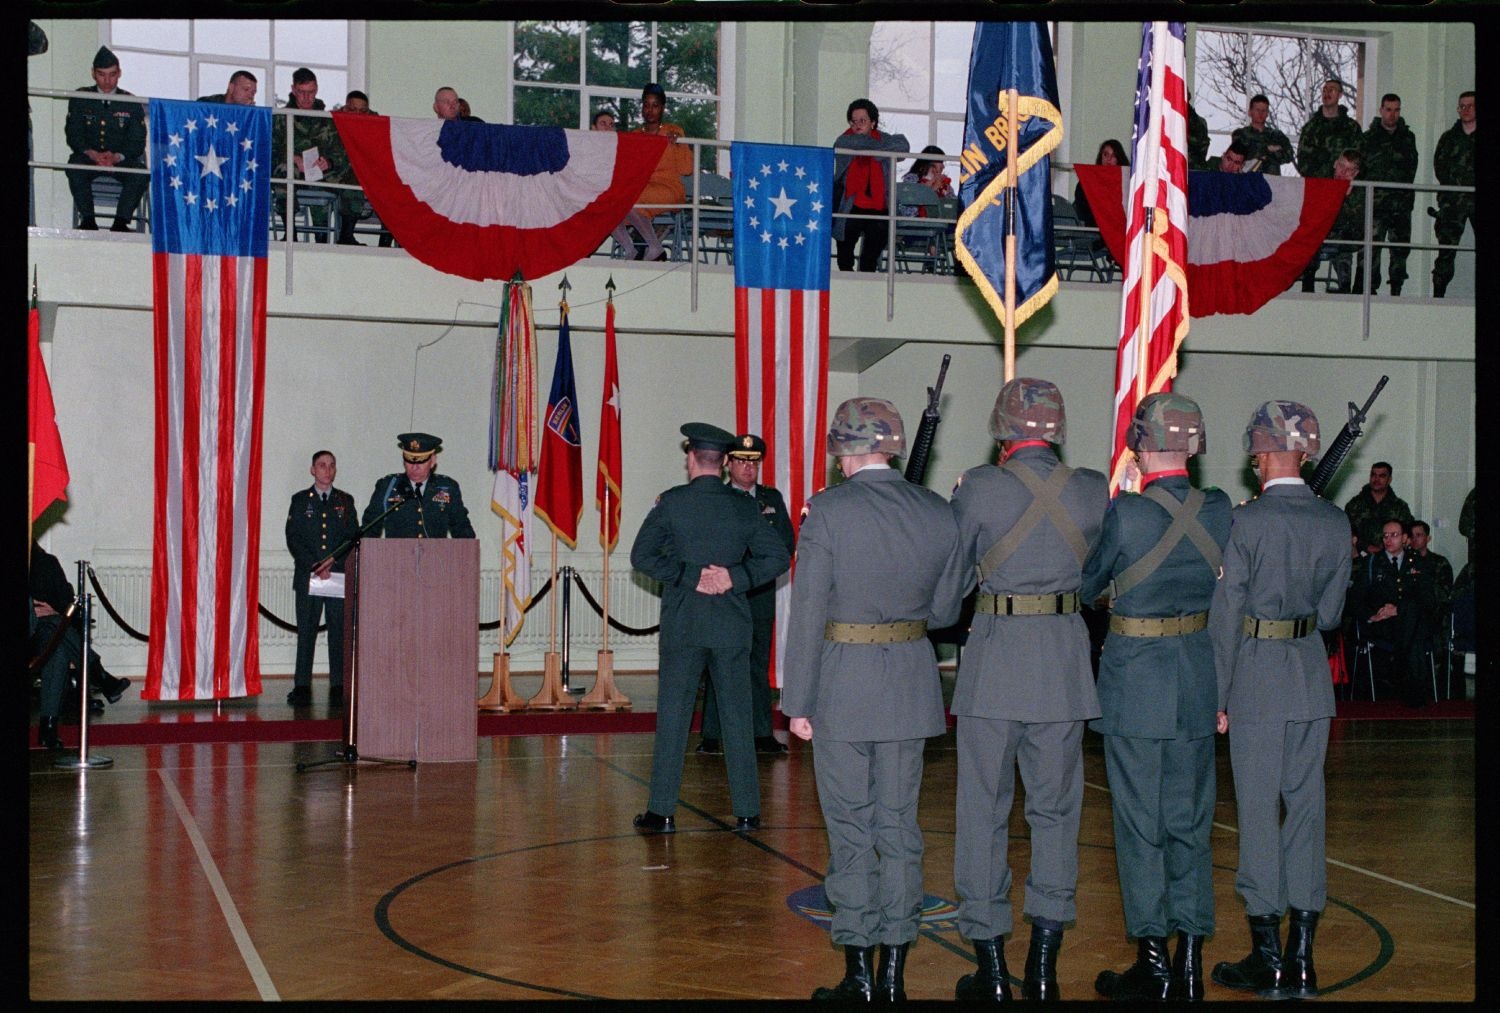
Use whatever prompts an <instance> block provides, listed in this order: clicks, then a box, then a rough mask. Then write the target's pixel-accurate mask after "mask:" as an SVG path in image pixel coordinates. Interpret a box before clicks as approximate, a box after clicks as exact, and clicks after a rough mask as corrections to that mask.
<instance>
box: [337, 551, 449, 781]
mask: <svg viewBox="0 0 1500 1013" xmlns="http://www.w3.org/2000/svg"><path fill="white" fill-rule="evenodd" d="M346 568H347V569H348V571H349V572H350V574H351V575H353V576H354V580H353V581H352V587H351V588H346V589H345V593H346V596H347V598H348V600H347V601H346V602H345V615H346V617H348V618H349V619H351V620H352V621H351V622H350V623H349V627H350V630H351V635H350V640H351V641H352V642H351V643H349V644H348V645H346V648H347V649H346V652H345V657H346V658H348V659H349V660H350V661H351V662H352V663H353V675H354V679H353V680H351V682H352V689H353V697H352V699H351V700H350V707H351V709H352V710H353V716H352V720H353V722H354V733H355V734H354V741H353V745H354V746H355V748H356V749H357V750H358V751H359V754H360V755H361V756H367V757H370V758H372V759H374V758H379V759H391V760H418V761H421V762H423V763H427V762H432V761H444V760H450V761H451V760H459V761H473V760H474V759H475V756H476V751H477V748H478V738H479V717H478V714H477V712H476V711H475V709H474V686H475V681H476V679H477V678H478V661H477V659H478V657H479V542H478V540H476V539H473V538H454V539H447V538H369V539H365V540H364V541H363V542H361V543H360V544H359V545H358V546H356V547H355V549H354V550H353V552H351V553H350V560H349V564H348V566H347V567H346Z"/></svg>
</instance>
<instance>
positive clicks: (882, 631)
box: [823, 619, 927, 644]
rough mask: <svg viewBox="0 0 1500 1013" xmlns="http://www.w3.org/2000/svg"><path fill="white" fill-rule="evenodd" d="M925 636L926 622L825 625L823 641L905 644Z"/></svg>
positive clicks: (904, 621)
mask: <svg viewBox="0 0 1500 1013" xmlns="http://www.w3.org/2000/svg"><path fill="white" fill-rule="evenodd" d="M925 636H927V620H925V619H905V620H902V621H901V622H895V623H832V622H831V623H827V624H825V625H824V627H823V639H824V640H831V641H833V642H834V643H835V644H907V643H911V642H912V641H913V640H921V639H922V638H923V637H925Z"/></svg>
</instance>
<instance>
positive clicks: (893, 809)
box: [761, 397, 961, 1001]
mask: <svg viewBox="0 0 1500 1013" xmlns="http://www.w3.org/2000/svg"><path fill="white" fill-rule="evenodd" d="M827 449H828V453H830V454H832V455H833V456H834V457H835V458H836V459H837V461H838V466H839V471H840V472H841V473H842V474H843V475H844V478H845V481H843V482H841V483H839V484H838V485H835V486H832V487H830V488H828V489H825V490H823V491H822V492H820V493H818V494H817V495H816V496H814V497H813V498H812V499H811V500H809V501H808V504H807V510H806V513H805V515H804V516H803V519H802V531H801V534H800V536H799V539H798V542H797V574H796V579H795V580H794V581H793V582H792V608H791V617H790V620H789V622H788V624H787V639H786V679H785V685H784V686H783V687H782V691H781V707H782V710H783V711H784V712H785V713H786V715H787V716H788V717H789V718H790V719H791V721H790V729H791V732H792V734H793V735H796V736H797V737H798V738H801V739H803V740H805V741H811V742H812V743H813V746H814V749H813V771H814V773H815V774H816V776H817V782H818V804H819V806H820V807H821V808H822V810H823V822H824V823H825V824H826V826H827V828H828V877H827V879H826V880H825V881H824V884H823V885H824V888H825V889H826V890H827V893H828V900H829V902H830V904H831V905H832V907H833V924H832V926H831V927H830V932H831V934H832V936H833V941H834V943H835V944H836V945H839V946H842V947H843V948H844V977H843V979H842V980H841V981H840V982H839V983H838V984H837V985H835V986H833V987H832V988H820V989H818V990H817V991H816V992H814V993H813V998H814V999H819V1000H855V1001H869V1000H870V999H871V997H872V994H873V996H874V997H875V998H877V999H883V1000H893V1001H900V1000H902V999H905V998H906V992H905V988H906V986H905V981H904V968H905V963H906V954H907V949H908V947H910V945H911V944H912V942H913V941H914V940H915V939H916V938H917V931H918V929H919V928H920V927H921V913H922V830H921V827H920V826H918V824H917V801H918V795H919V793H920V791H921V787H922V749H923V746H924V745H925V744H926V739H928V738H930V737H931V736H934V735H941V734H943V732H944V731H945V730H946V723H945V721H944V718H943V693H942V686H941V683H940V682H939V680H938V667H937V656H936V655H935V654H934V653H933V648H932V642H931V641H929V640H928V639H927V637H926V635H925V630H926V628H927V627H929V626H931V627H934V628H936V627H942V626H948V625H951V624H952V623H953V622H955V621H956V620H957V619H958V610H959V604H960V601H961V596H959V595H956V594H954V593H952V589H951V588H945V585H943V584H941V583H940V580H941V578H942V576H943V573H944V570H945V568H946V567H947V566H948V565H949V564H950V562H951V560H952V557H953V555H954V552H955V550H956V547H957V544H958V529H957V526H956V525H955V524H954V521H953V514H952V511H950V510H949V509H948V504H946V503H944V502H943V498H942V497H941V496H938V495H937V494H936V493H933V492H931V491H930V490H928V489H924V488H922V487H921V486H920V485H916V484H914V483H911V482H908V481H906V479H905V478H904V477H902V475H901V472H899V471H896V470H895V469H893V468H892V467H891V466H890V460H891V458H892V457H893V456H904V455H905V452H906V434H905V429H904V427H903V426H902V424H901V415H900V413H899V412H897V411H896V408H895V406H894V405H892V404H891V403H890V402H889V401H883V400H881V399H879V398H872V397H857V398H852V399H850V400H848V401H845V402H844V403H843V404H842V405H840V406H839V409H838V411H837V412H835V413H834V417H833V424H832V425H831V426H829V429H828V441H827ZM761 526H762V527H767V528H768V527H769V525H766V524H765V523H764V522H762V524H761ZM877 945H878V946H879V948H880V963H879V966H878V967H872V963H873V961H874V958H875V949H876V946H877ZM872 971H873V972H874V973H873V980H872Z"/></svg>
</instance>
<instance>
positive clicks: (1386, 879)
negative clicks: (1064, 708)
mask: <svg viewBox="0 0 1500 1013" xmlns="http://www.w3.org/2000/svg"><path fill="white" fill-rule="evenodd" d="M1083 783H1084V787H1087V788H1093V789H1094V790H1095V791H1102V792H1104V793H1105V794H1106V795H1108V794H1109V789H1108V788H1106V787H1105V786H1104V785H1102V784H1094V783H1093V782H1092V781H1085V782H1083ZM1213 825H1214V826H1216V827H1218V828H1219V829H1220V830H1227V831H1229V832H1230V833H1231V834H1237V833H1239V832H1240V828H1239V827H1232V826H1230V825H1229V824H1228V823H1220V822H1219V821H1218V820H1214V824H1213ZM1327 862H1328V864H1329V865H1336V866H1338V867H1339V868H1340V869H1344V870H1346V871H1348V872H1357V873H1359V874H1360V875H1362V876H1369V877H1370V878H1371V879H1378V880H1380V881H1381V882H1382V883H1390V884H1391V885H1392V886H1401V887H1405V888H1406V889H1408V890H1414V891H1416V892H1417V893H1421V894H1426V895H1427V896H1428V897H1436V898H1437V899H1438V900H1445V901H1447V902H1448V903H1449V904H1457V905H1458V906H1459V907H1466V908H1468V909H1469V910H1470V911H1474V910H1476V908H1475V907H1474V904H1473V902H1471V901H1467V900H1459V899H1458V898H1457V897H1449V896H1448V895H1447V894H1446V893H1438V892H1437V891H1436V890H1429V889H1427V888H1426V887H1425V886H1418V885H1417V884H1415V883H1408V882H1406V881H1405V880H1401V879H1392V878H1391V877H1390V876H1386V875H1383V874H1381V873H1379V872H1375V871H1374V870H1372V869H1365V868H1361V867H1360V866H1358V865H1350V864H1349V863H1348V862H1340V861H1339V860H1338V859H1337V858H1328V859H1327Z"/></svg>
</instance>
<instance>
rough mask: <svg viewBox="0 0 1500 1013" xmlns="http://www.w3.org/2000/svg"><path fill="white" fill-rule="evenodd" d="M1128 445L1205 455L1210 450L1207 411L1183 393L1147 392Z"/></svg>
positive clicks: (1134, 448) (1136, 415)
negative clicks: (1204, 413) (1204, 418)
mask: <svg viewBox="0 0 1500 1013" xmlns="http://www.w3.org/2000/svg"><path fill="white" fill-rule="evenodd" d="M1125 445H1126V446H1127V447H1129V448H1130V449H1131V450H1138V451H1139V450H1144V451H1166V452H1168V453H1177V454H1181V453H1188V454H1201V453H1203V452H1204V451H1205V450H1207V449H1208V439H1207V437H1206V436H1205V435H1204V432H1203V411H1202V409H1200V408H1199V407H1198V402H1196V401H1194V400H1193V399H1192V398H1190V397H1187V396H1185V395H1183V394H1171V393H1165V392H1163V393H1159V394H1147V395H1146V397H1145V398H1144V399H1142V401H1141V403H1140V404H1139V405H1138V406H1137V407H1136V409H1135V417H1134V418H1133V419H1131V420H1130V429H1129V431H1127V432H1126V434H1125Z"/></svg>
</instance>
